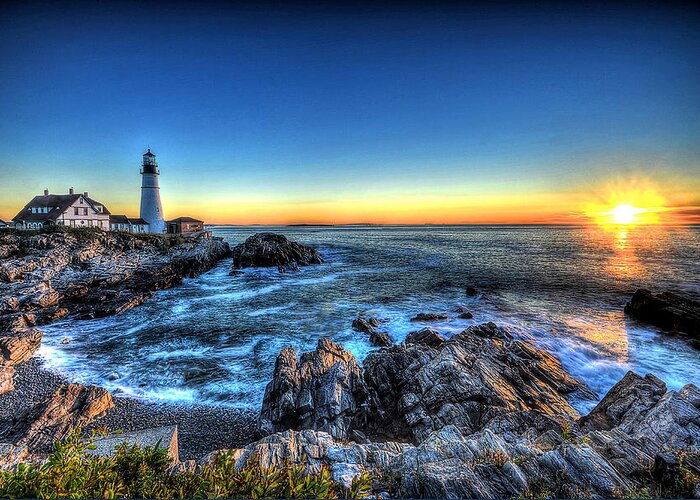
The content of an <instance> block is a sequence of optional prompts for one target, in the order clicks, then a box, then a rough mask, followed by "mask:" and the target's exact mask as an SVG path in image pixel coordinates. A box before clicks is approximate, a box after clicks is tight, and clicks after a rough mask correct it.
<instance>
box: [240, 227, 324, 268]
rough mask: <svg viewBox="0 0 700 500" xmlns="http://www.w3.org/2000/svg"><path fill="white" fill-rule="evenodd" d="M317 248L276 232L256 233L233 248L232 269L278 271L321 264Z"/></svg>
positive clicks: (321, 260)
mask: <svg viewBox="0 0 700 500" xmlns="http://www.w3.org/2000/svg"><path fill="white" fill-rule="evenodd" d="M322 263H323V259H322V258H321V254H319V253H318V251H317V250H315V249H314V248H311V247H307V246H304V245H301V244H299V243H297V242H295V241H290V240H288V239H287V237H286V236H283V235H281V234H276V233H258V234H254V235H253V236H250V237H249V238H248V239H246V240H245V242H244V243H241V244H240V245H237V246H236V247H234V249H233V269H234V271H235V270H237V269H241V268H245V267H276V268H277V269H278V270H279V271H280V272H284V271H286V270H296V269H298V268H299V266H310V265H312V264H322Z"/></svg>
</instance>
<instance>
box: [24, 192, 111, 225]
mask: <svg viewBox="0 0 700 500" xmlns="http://www.w3.org/2000/svg"><path fill="white" fill-rule="evenodd" d="M81 197H82V198H84V199H85V201H87V202H88V205H90V207H91V208H92V209H93V210H95V205H102V203H100V202H98V201H95V200H93V199H92V198H89V197H87V196H84V195H82V194H49V195H46V196H44V195H39V196H35V197H34V198H32V199H31V201H30V202H29V203H27V204H26V205H25V206H24V208H23V209H22V210H20V211H19V213H18V214H17V215H15V216H14V217H13V218H12V220H13V221H15V222H20V221H49V220H56V219H57V218H58V217H59V216H60V215H61V214H62V213H63V212H65V211H66V210H67V209H68V207H70V206H71V205H72V204H73V203H75V202H76V201H78V200H79V199H80V198H81ZM32 207H37V208H46V207H48V208H51V210H49V211H48V212H47V213H45V214H35V213H32V211H31V208H32ZM95 212H97V210H95ZM97 213H100V214H103V215H109V213H110V212H109V210H107V207H105V206H104V205H102V212H97Z"/></svg>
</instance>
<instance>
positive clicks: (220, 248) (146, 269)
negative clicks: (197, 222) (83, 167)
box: [0, 231, 230, 333]
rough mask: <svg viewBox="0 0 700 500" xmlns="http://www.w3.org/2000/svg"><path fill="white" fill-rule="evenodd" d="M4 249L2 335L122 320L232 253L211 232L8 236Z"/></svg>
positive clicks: (0, 257) (0, 255)
mask: <svg viewBox="0 0 700 500" xmlns="http://www.w3.org/2000/svg"><path fill="white" fill-rule="evenodd" d="M0 248H2V249H3V251H2V252H0V333H3V332H4V333H14V332H19V331H22V330H24V329H27V328H31V327H34V326H37V325H42V324H46V323H50V322H52V321H55V320H57V319H59V318H62V317H65V316H67V315H73V316H76V317H79V318H94V317H101V316H107V315H111V314H117V313H119V312H121V311H124V310H126V309H129V308H131V307H134V306H136V305H139V304H141V303H142V302H143V301H145V300H147V299H148V298H149V297H151V295H152V292H153V291H155V290H162V289H165V288H170V287H172V286H175V285H177V284H179V283H181V282H182V279H183V277H188V276H195V275H197V274H199V273H202V272H204V271H207V270H209V269H210V268H212V267H213V266H214V265H215V264H216V262H217V261H218V260H220V259H221V258H223V257H225V256H227V255H229V254H230V249H229V247H228V244H227V243H225V242H224V241H223V240H221V239H220V238H212V237H209V235H208V234H207V233H205V234H202V235H200V236H198V237H194V238H174V237H167V236H156V235H132V234H127V233H113V232H103V231H72V232H71V231H66V232H62V231H56V232H49V233H46V234H43V233H40V234H34V233H21V232H3V233H1V234H0Z"/></svg>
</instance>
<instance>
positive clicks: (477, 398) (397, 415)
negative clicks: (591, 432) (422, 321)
mask: <svg viewBox="0 0 700 500" xmlns="http://www.w3.org/2000/svg"><path fill="white" fill-rule="evenodd" d="M409 337H410V338H409V339H408V340H409V341H411V342H414V343H412V344H408V345H403V344H402V345H396V346H392V347H389V348H385V349H381V350H379V351H374V352H371V353H370V354H369V355H368V356H367V358H366V359H365V361H364V373H362V372H361V370H360V368H359V367H358V366H357V363H356V362H355V359H354V357H353V356H352V355H351V354H350V353H348V352H347V351H345V350H344V349H343V348H342V347H340V346H339V345H337V344H334V343H333V342H331V341H330V340H328V339H322V340H320V341H319V344H318V347H317V349H316V351H313V352H310V353H305V354H303V355H302V356H301V360H300V362H299V363H298V364H297V356H296V352H295V351H294V350H293V349H285V350H284V351H282V353H281V354H280V356H279V357H278V358H277V363H276V365H275V372H274V376H273V379H272V381H271V382H270V383H269V384H268V387H267V390H266V392H265V398H264V401H263V409H262V413H261V421H262V422H265V423H266V428H267V430H268V431H283V430H287V429H295V430H299V429H310V430H322V431H326V432H329V433H330V434H331V435H332V436H333V437H335V438H339V439H347V438H348V437H349V436H350V431H352V430H358V431H360V432H362V433H364V434H366V435H369V436H374V437H379V438H382V439H400V440H409V441H413V442H416V443H417V442H420V441H422V440H423V439H425V437H426V436H428V435H429V434H430V433H431V432H433V431H436V430H439V429H441V428H443V427H444V426H446V425H454V426H456V427H457V428H458V429H460V431H461V432H465V433H467V434H471V433H474V432H476V431H479V430H481V429H484V428H486V427H490V428H492V429H494V430H497V431H498V432H514V433H517V432H521V431H522V430H523V429H524V428H532V429H538V430H540V431H541V430H546V429H559V428H560V427H561V419H562V418H568V419H569V420H574V419H576V418H578V417H579V415H578V413H577V412H576V411H575V410H574V409H573V408H572V407H571V406H570V405H569V403H568V402H567V401H566V399H565V395H567V394H569V393H571V392H574V391H579V392H580V393H581V394H583V395H588V396H592V395H591V394H590V392H587V390H586V389H585V387H584V386H583V385H581V384H580V383H579V382H577V381H576V380H574V379H573V378H572V377H571V376H569V375H568V374H567V373H566V372H565V371H564V370H563V368H562V367H561V364H560V363H559V362H558V361H557V360H556V358H554V357H553V356H551V355H550V354H548V353H546V352H545V351H542V350H539V349H537V348H535V347H533V346H532V344H531V343H529V342H527V341H525V340H518V339H515V338H514V337H513V335H511V333H509V332H508V331H507V330H505V329H503V328H499V327H497V326H496V325H495V324H493V323H488V324H484V325H479V326H473V327H470V328H468V329H467V330H465V331H464V332H462V333H461V334H459V335H455V336H454V337H452V338H451V339H449V340H447V341H445V340H444V339H442V337H441V336H440V335H439V334H437V332H434V331H432V330H429V329H428V330H423V331H421V332H417V333H416V334H413V336H409ZM440 339H442V341H441V340H440Z"/></svg>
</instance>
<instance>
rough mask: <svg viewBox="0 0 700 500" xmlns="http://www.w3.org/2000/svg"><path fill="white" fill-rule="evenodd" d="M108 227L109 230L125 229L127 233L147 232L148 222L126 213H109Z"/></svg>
mask: <svg viewBox="0 0 700 500" xmlns="http://www.w3.org/2000/svg"><path fill="white" fill-rule="evenodd" d="M109 229H110V230H111V231H127V232H129V233H147V232H148V222H146V221H145V220H143V219H141V218H140V217H139V218H136V217H127V216H126V215H114V214H112V215H110V216H109Z"/></svg>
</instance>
